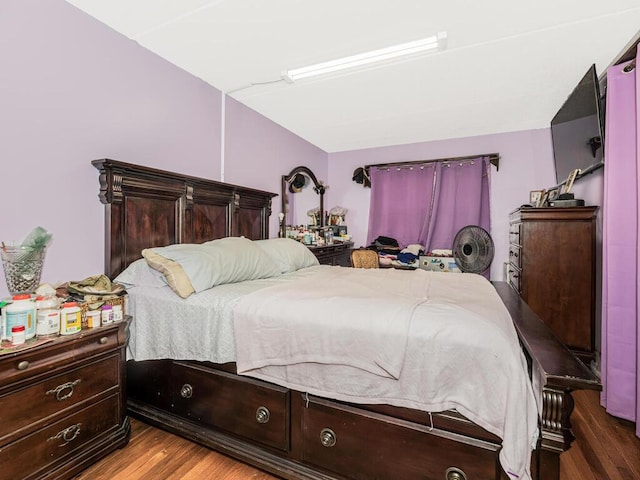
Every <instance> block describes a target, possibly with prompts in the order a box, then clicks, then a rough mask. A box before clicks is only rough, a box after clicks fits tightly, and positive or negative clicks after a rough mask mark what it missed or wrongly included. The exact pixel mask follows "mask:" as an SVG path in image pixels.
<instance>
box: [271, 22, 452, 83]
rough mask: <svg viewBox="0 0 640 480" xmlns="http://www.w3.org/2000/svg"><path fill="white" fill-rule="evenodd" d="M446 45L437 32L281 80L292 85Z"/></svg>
mask: <svg viewBox="0 0 640 480" xmlns="http://www.w3.org/2000/svg"><path fill="white" fill-rule="evenodd" d="M446 45H447V32H439V33H437V34H436V35H433V36H431V37H428V38H424V39H422V40H415V41H413V42H407V43H401V44H399V45H393V46H391V47H386V48H380V49H378V50H372V51H370V52H365V53H359V54H357V55H350V56H348V57H344V58H339V59H337V60H330V61H328V62H322V63H317V64H315V65H309V66H308V67H301V68H294V69H292V70H288V71H286V72H284V73H283V74H282V78H283V79H284V80H286V81H287V82H290V83H293V82H295V81H296V80H300V79H303V78H309V77H315V76H317V75H325V74H327V73H333V72H338V71H340V70H346V69H348V68H354V67H359V66H362V65H368V64H370V63H377V62H382V61H384V60H390V59H394V58H398V57H406V56H408V55H413V54H416V53H422V52H429V51H436V50H444V49H445V48H446Z"/></svg>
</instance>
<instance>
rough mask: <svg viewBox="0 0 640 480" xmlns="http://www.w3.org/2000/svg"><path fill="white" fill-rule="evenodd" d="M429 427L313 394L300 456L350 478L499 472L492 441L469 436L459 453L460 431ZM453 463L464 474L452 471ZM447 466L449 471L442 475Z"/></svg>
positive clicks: (491, 475) (378, 479) (477, 475)
mask: <svg viewBox="0 0 640 480" xmlns="http://www.w3.org/2000/svg"><path fill="white" fill-rule="evenodd" d="M428 430H429V428H428V427H425V426H423V425H418V424H411V423H410V422H404V421H402V420H397V419H392V418H391V417H386V416H382V415H378V414H375V413H372V412H369V413H367V414H363V412H362V411H361V410H356V409H353V408H352V407H349V406H347V405H341V404H335V403H333V402H328V401H326V400H322V399H312V400H311V401H310V402H309V407H308V408H305V409H304V413H303V447H302V449H303V456H304V461H305V462H309V463H311V464H313V465H316V466H318V467H320V468H323V469H325V470H328V471H332V472H336V473H339V474H340V475H343V476H345V477H347V478H350V479H354V480H369V479H373V478H375V479H376V480H387V479H388V480H396V479H398V478H402V479H403V480H411V479H427V478H442V479H444V478H466V479H468V480H476V479H477V480H480V479H481V480H487V479H495V478H500V471H501V469H500V466H499V462H498V451H497V446H496V445H495V444H491V443H488V442H481V441H478V440H469V443H470V444H471V445H475V447H470V448H471V450H473V451H474V453H473V454H469V453H468V452H469V449H467V453H466V454H462V453H458V449H459V445H458V444H457V442H456V441H455V440H454V439H453V437H454V436H455V439H457V441H458V442H459V441H460V439H461V436H459V435H454V434H450V433H447V432H443V431H441V430H433V431H432V432H431V433H429V432H428ZM447 435H449V436H450V437H451V438H452V439H451V440H448V439H447V438H446V436H447ZM443 436H444V437H445V438H441V437H443ZM364 439H367V440H366V441H364ZM399 458H402V459H403V462H402V463H399V462H398V461H397V459H399ZM372 459H375V461H372ZM455 469H458V470H459V471H462V472H464V475H466V477H463V476H458V477H456V476H451V472H456V471H457V470H455ZM448 470H449V472H450V477H447V476H446V475H447V471H448Z"/></svg>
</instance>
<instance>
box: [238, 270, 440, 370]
mask: <svg viewBox="0 0 640 480" xmlns="http://www.w3.org/2000/svg"><path fill="white" fill-rule="evenodd" d="M428 278H429V276H427V275H415V276H413V275H408V274H407V272H403V271H400V270H390V271H383V270H377V269H376V270H361V269H353V268H328V269H322V270H318V272H317V273H316V274H315V275H313V276H312V277H309V278H302V279H299V280H298V281H296V282H289V283H286V284H284V285H277V286H273V287H269V288H264V289H262V290H259V291H257V292H254V293H252V294H251V295H247V296H246V297H244V298H243V299H242V300H241V301H240V302H239V304H238V305H237V306H236V307H235V311H234V321H235V334H236V356H237V365H238V371H239V372H247V371H250V370H254V369H257V368H260V367H265V366H269V365H291V364H298V363H307V362H312V363H320V364H329V365H347V366H351V367H355V368H359V369H362V370H364V371H367V372H369V373H373V374H375V375H380V376H383V377H392V378H396V379H397V378H398V377H399V376H400V371H401V370H402V365H403V364H404V356H405V351H406V347H407V339H408V333H409V326H410V325H411V317H412V316H413V313H414V311H415V309H416V307H417V306H418V305H420V304H421V303H423V302H425V301H426V300H427V297H426V294H427V285H428Z"/></svg>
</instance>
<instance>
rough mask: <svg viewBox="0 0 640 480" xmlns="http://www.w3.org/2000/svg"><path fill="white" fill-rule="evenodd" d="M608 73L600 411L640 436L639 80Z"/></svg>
mask: <svg viewBox="0 0 640 480" xmlns="http://www.w3.org/2000/svg"><path fill="white" fill-rule="evenodd" d="M628 64H629V63H624V64H621V65H615V66H613V67H610V68H609V69H608V70H607V109H606V122H605V123H606V128H605V131H606V136H605V162H606V165H605V171H604V202H603V256H602V261H603V265H602V347H601V350H602V352H601V353H602V367H601V373H602V385H603V389H602V395H601V402H602V405H603V406H604V407H605V408H606V409H607V411H608V412H609V413H610V414H612V415H615V416H617V417H621V418H624V419H627V420H630V421H635V422H636V434H637V435H638V436H640V382H638V373H639V372H640V354H639V353H640V352H639V350H638V346H639V345H640V329H639V328H638V299H640V290H639V288H640V284H639V282H638V274H639V272H638V213H639V208H638V180H639V178H638V173H639V172H638V162H639V157H638V150H639V148H638V139H639V138H640V135H639V134H638V127H639V124H640V122H639V121H638V112H639V111H640V110H639V109H638V96H637V94H636V92H637V91H638V80H639V79H638V76H637V75H636V70H635V69H634V70H631V71H629V72H625V71H624V68H625V67H626V66H627V65H628Z"/></svg>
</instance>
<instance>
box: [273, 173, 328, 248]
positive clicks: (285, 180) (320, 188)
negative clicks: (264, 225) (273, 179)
mask: <svg viewBox="0 0 640 480" xmlns="http://www.w3.org/2000/svg"><path fill="white" fill-rule="evenodd" d="M299 173H302V174H304V175H307V176H308V177H309V178H310V179H311V181H312V182H313V190H314V191H315V192H316V193H317V194H318V195H320V225H319V226H320V227H321V228H322V227H324V192H325V190H326V189H327V186H326V185H324V184H323V183H322V182H319V181H318V179H317V178H316V176H315V175H314V173H313V172H312V171H311V170H310V169H309V168H308V167H304V166H299V167H296V168H294V169H293V170H291V171H290V172H289V174H288V175H282V183H281V187H282V193H281V195H282V210H281V216H282V218H281V219H280V232H279V234H280V237H284V236H285V232H286V228H287V225H286V223H287V214H286V208H287V190H288V188H287V187H288V186H289V183H291V181H292V180H293V178H294V177H295V176H296V175H298V174H299Z"/></svg>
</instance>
